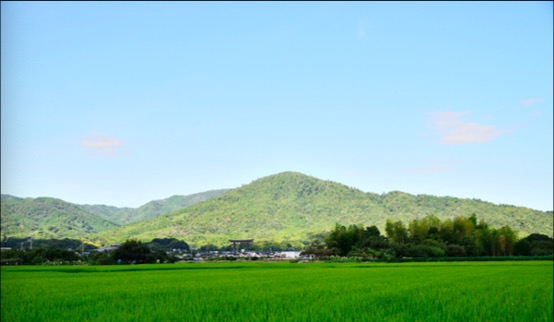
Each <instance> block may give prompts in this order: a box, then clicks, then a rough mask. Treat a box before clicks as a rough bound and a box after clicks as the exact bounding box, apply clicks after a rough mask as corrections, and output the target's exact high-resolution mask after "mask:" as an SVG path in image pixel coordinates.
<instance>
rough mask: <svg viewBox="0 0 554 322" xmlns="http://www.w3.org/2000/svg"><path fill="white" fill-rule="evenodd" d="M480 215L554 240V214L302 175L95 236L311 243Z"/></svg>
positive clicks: (102, 239)
mask: <svg viewBox="0 0 554 322" xmlns="http://www.w3.org/2000/svg"><path fill="white" fill-rule="evenodd" d="M472 213H475V214H476V215H477V218H478V219H484V220H485V221H487V222H488V223H489V224H491V225H492V226H498V227H500V226H502V225H510V226H511V227H512V228H514V229H517V230H519V232H520V234H522V235H524V236H525V235H527V234H529V233H535V232H536V233H543V234H547V235H549V236H552V230H553V228H552V226H553V225H552V224H553V221H552V218H553V217H552V212H542V211H537V210H532V209H528V208H523V207H515V206H507V205H495V204H492V203H489V202H484V201H481V200H476V199H459V198H453V197H435V196H428V195H411V194H407V193H402V192H390V193H387V194H383V195H378V194H374V193H365V192H363V191H360V190H358V189H354V188H350V187H347V186H345V185H342V184H339V183H335V182H331V181H324V180H320V179H317V178H314V177H310V176H306V175H303V174H300V173H295V172H284V173H280V174H276V175H272V176H269V177H265V178H261V179H258V180H255V181H253V182H252V183H250V184H248V185H245V186H243V187H240V188H237V189H233V190H230V191H227V192H226V193H224V194H222V195H219V196H217V197H215V198H212V199H209V200H207V201H204V202H200V203H197V204H194V205H192V206H189V207H186V208H183V209H180V210H176V211H174V212H171V213H169V214H163V215H160V216H158V217H156V218H153V219H148V220H145V221H141V222H136V223H134V224H130V225H126V226H123V227H120V228H118V229H115V230H113V231H110V232H109V233H99V234H95V235H94V236H93V239H94V240H95V242H97V243H110V242H120V241H122V240H125V239H127V238H138V239H142V240H151V239H152V238H156V237H174V238H179V239H184V240H185V241H186V242H187V243H192V244H194V245H195V246H199V245H203V244H207V243H212V244H216V245H220V246H222V245H227V244H228V240H229V239H243V238H244V239H246V238H254V239H255V241H267V242H273V243H281V242H289V243H293V244H294V243H295V244H296V245H299V244H305V243H307V242H309V241H311V240H313V239H314V238H315V237H316V236H318V235H321V234H322V233H324V232H326V231H329V230H331V229H332V228H333V227H334V225H335V224H336V223H340V224H343V225H349V224H363V225H376V226H377V227H378V228H379V229H380V230H381V232H382V233H384V226H385V222H386V220H387V219H392V220H402V221H403V222H405V223H407V222H408V221H409V220H411V219H413V218H418V217H423V216H425V215H429V214H434V215H436V216H437V217H439V218H440V219H446V218H450V217H453V216H457V215H462V216H469V215H470V214H472Z"/></svg>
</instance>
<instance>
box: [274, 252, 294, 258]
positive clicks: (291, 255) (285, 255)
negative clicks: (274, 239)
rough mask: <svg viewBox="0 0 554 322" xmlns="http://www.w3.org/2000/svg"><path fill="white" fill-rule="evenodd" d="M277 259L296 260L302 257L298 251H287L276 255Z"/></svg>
mask: <svg viewBox="0 0 554 322" xmlns="http://www.w3.org/2000/svg"><path fill="white" fill-rule="evenodd" d="M274 257H276V258H286V259H295V258H299V257H300V252H299V251H297V250H287V251H282V252H277V253H275V255H274Z"/></svg>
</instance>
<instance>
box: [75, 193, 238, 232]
mask: <svg viewBox="0 0 554 322" xmlns="http://www.w3.org/2000/svg"><path fill="white" fill-rule="evenodd" d="M227 191H228V189H220V190H211V191H206V192H201V193H195V194H192V195H186V196H179V195H175V196H172V197H169V198H166V199H161V200H153V201H150V202H148V203H146V204H144V205H142V206H140V207H139V208H118V207H113V206H105V205H80V206H79V207H81V208H82V209H83V210H85V211H87V212H90V213H93V214H95V215H99V216H101V217H103V218H105V219H107V220H110V221H112V222H114V223H117V224H120V225H126V224H130V223H134V222H138V221H142V220H145V219H150V218H155V217H157V216H159V215H161V214H165V213H169V212H172V211H175V210H178V209H181V208H185V207H188V206H190V205H194V204H195V203H199V202H202V201H205V200H208V199H210V198H213V197H216V196H219V195H220V194H223V193H225V192H227Z"/></svg>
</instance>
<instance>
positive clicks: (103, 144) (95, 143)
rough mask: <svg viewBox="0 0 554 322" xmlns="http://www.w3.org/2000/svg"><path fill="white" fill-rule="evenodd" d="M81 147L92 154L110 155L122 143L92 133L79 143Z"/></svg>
mask: <svg viewBox="0 0 554 322" xmlns="http://www.w3.org/2000/svg"><path fill="white" fill-rule="evenodd" d="M81 146H82V147H85V148H88V149H90V151H93V152H97V153H102V154H106V155H112V154H113V153H114V152H115V150H116V149H118V148H120V147H122V146H123V142H122V141H121V140H119V139H116V138H112V137H109V136H106V135H104V134H102V133H98V132H94V133H91V134H89V135H88V136H87V137H86V138H84V139H83V140H82V141H81Z"/></svg>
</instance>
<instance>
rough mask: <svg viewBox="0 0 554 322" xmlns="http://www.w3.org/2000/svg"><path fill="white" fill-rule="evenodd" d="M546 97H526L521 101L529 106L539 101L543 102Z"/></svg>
mask: <svg viewBox="0 0 554 322" xmlns="http://www.w3.org/2000/svg"><path fill="white" fill-rule="evenodd" d="M543 101H544V99H542V98H526V99H524V100H521V101H519V103H520V104H521V105H523V106H525V107H529V106H532V105H535V104H537V103H541V102H543Z"/></svg>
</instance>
